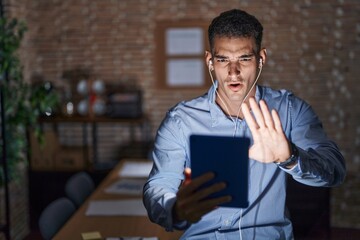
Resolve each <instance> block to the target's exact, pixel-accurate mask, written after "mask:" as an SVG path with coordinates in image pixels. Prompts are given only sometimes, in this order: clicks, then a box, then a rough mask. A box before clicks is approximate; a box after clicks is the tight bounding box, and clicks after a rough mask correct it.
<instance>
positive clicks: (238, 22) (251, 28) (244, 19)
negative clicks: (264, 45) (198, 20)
mask: <svg viewBox="0 0 360 240" xmlns="http://www.w3.org/2000/svg"><path fill="white" fill-rule="evenodd" d="M262 32H263V26H262V25H261V23H260V22H259V21H258V20H257V19H256V17H254V16H253V15H250V14H248V13H247V12H245V11H242V10H239V9H232V10H229V11H226V12H223V13H221V14H220V15H219V16H217V17H216V18H214V19H213V20H212V22H211V24H210V26H209V29H208V36H209V44H210V50H211V52H212V53H213V51H214V49H213V48H214V39H215V37H229V38H231V37H248V38H251V37H254V38H255V42H256V47H257V49H256V50H257V51H260V49H261V41H262Z"/></svg>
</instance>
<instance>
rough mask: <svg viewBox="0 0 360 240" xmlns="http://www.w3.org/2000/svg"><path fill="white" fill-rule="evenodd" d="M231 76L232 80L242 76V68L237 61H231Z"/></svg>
mask: <svg viewBox="0 0 360 240" xmlns="http://www.w3.org/2000/svg"><path fill="white" fill-rule="evenodd" d="M228 74H229V76H230V77H231V79H237V77H238V76H239V75H240V66H239V63H238V62H237V61H231V62H230V64H229V73H228Z"/></svg>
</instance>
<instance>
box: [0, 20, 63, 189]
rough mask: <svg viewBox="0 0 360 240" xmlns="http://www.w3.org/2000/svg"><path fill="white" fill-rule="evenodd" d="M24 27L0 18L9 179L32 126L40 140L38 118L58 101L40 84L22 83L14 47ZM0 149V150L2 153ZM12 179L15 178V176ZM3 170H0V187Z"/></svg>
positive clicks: (22, 154)
mask: <svg viewBox="0 0 360 240" xmlns="http://www.w3.org/2000/svg"><path fill="white" fill-rule="evenodd" d="M26 30H27V27H26V25H25V23H24V22H21V21H18V20H17V19H11V20H7V19H6V18H1V19H0V44H1V48H0V86H1V88H2V91H3V92H2V93H3V99H4V101H3V108H4V113H5V114H4V118H5V136H6V145H7V149H6V152H7V156H6V159H7V165H8V172H9V178H10V179H13V178H14V177H15V176H16V172H17V171H16V167H17V166H18V165H19V163H25V164H27V151H28V138H27V137H26V132H27V130H28V129H29V128H32V129H33V131H34V132H35V135H36V136H37V137H38V139H39V141H41V140H42V134H41V128H40V126H39V124H38V123H37V122H38V118H39V117H40V116H41V115H42V114H44V113H46V112H47V111H48V110H49V109H54V108H55V107H56V105H57V104H58V102H59V98H58V95H57V94H56V93H55V92H54V91H51V89H50V88H47V87H46V85H44V84H36V85H31V84H30V83H28V82H25V80H24V78H23V74H22V66H21V62H20V58H19V56H18V52H17V50H18V49H19V47H20V43H21V40H22V38H23V36H24V33H25V32H26ZM1 151H2V148H1V149H0V153H1V155H0V156H2V152H1ZM15 178H16V177H15ZM3 180H4V178H3V172H2V171H1V170H0V186H1V185H2V181H3Z"/></svg>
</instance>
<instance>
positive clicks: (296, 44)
mask: <svg viewBox="0 0 360 240" xmlns="http://www.w3.org/2000/svg"><path fill="white" fill-rule="evenodd" d="M8 2H10V5H11V7H12V9H14V12H16V13H17V14H18V16H21V17H22V18H24V19H25V20H26V21H27V23H28V26H29V31H28V33H27V36H26V42H25V43H24V48H23V49H24V51H23V60H24V61H23V63H24V70H25V77H26V78H27V79H31V78H33V76H36V75H38V76H42V77H43V78H44V79H46V80H49V81H52V82H54V83H56V84H58V85H61V84H63V83H64V80H63V79H62V74H63V72H64V71H67V70H71V69H76V68H84V69H91V74H92V75H93V76H96V77H98V78H101V79H102V80H104V81H105V82H107V83H114V82H127V83H129V84H130V82H129V79H135V80H136V84H138V86H139V87H140V88H141V89H142V90H143V91H144V110H145V111H146V113H147V114H148V115H149V117H150V119H151V125H152V131H153V134H154V132H155V130H156V128H157V127H158V125H159V124H160V122H161V120H162V118H163V116H164V114H165V112H166V111H167V109H168V108H169V107H171V106H173V105H174V104H175V103H176V102H178V101H180V100H183V99H189V98H192V97H194V96H197V95H199V94H201V93H203V92H204V90H182V91H174V90H161V89H158V88H156V75H155V70H154V62H156V61H157V59H156V58H155V48H156V45H155V36H154V30H155V27H156V21H158V20H179V21H181V20H182V19H201V20H204V21H210V20H211V19H212V18H213V17H214V16H216V15H217V14H218V13H220V12H221V11H224V10H227V9H230V8H237V7H238V8H243V9H245V10H247V11H248V12H250V13H252V14H254V15H255V16H258V18H259V20H260V21H261V22H262V23H263V25H264V27H265V32H264V46H266V47H267V49H268V61H267V64H266V66H265V68H264V71H263V74H262V77H261V80H260V83H261V84H265V85H271V86H272V87H274V88H287V89H290V90H293V91H294V92H295V93H296V94H297V95H298V96H300V97H302V98H304V99H306V100H307V101H308V102H309V103H310V104H311V105H312V106H313V107H314V109H315V111H316V112H317V113H318V115H319V116H320V118H321V119H322V120H323V124H324V127H325V129H326V130H327V132H328V135H329V136H330V137H331V138H333V139H334V140H335V141H336V142H337V143H338V145H339V146H340V148H341V149H342V152H343V154H344V156H345V158H346V161H347V165H348V171H349V175H350V176H352V175H353V174H355V173H356V172H358V171H359V170H360V152H359V146H360V126H359V118H360V116H359V114H360V107H359V102H360V99H359V98H360V94H359V93H360V91H359V90H360V87H359V84H358V79H357V78H358V76H359V75H360V68H359V67H358V66H357V65H358V62H359V58H360V57H359V55H360V44H359V43H360V21H359V20H360V19H359V16H360V3H359V1H358V0H347V1H345V0H318V1H311V0H298V1H287V0H266V1H250V0H242V1H238V0H237V1H235V0H227V1H216V0H182V1H178V0H151V1H150V0H149V1H146V0H121V1H120V0H102V1H95V0H93V1H86V0H72V1H70V0H27V1H26V0H24V1H19V0H8ZM20 2H21V3H20ZM133 81H134V80H131V83H133ZM354 179H355V180H353V178H351V180H350V182H349V181H347V182H346V183H345V184H344V185H343V186H341V187H340V188H337V189H334V190H333V194H334V199H336V200H334V201H332V204H333V205H332V224H333V225H334V226H353V227H359V225H360V223H359V221H360V220H359V218H355V217H353V218H351V217H348V216H359V215H360V210H359V209H358V206H359V200H353V201H351V202H348V201H347V198H346V197H344V196H342V192H344V191H345V192H348V191H347V189H348V188H349V189H352V190H354V191H358V189H359V187H358V186H359V185H360V181H359V180H358V178H354ZM348 194H355V193H353V192H350V193H348ZM356 194H357V193H356ZM343 204H346V207H341V206H343ZM350 212H351V213H353V214H348V213H350ZM355 213H356V214H355Z"/></svg>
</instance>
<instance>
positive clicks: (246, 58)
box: [214, 54, 255, 67]
mask: <svg viewBox="0 0 360 240" xmlns="http://www.w3.org/2000/svg"><path fill="white" fill-rule="evenodd" d="M253 59H255V54H247V55H243V56H240V57H238V58H232V59H230V58H229V57H225V56H215V57H214V60H215V62H216V63H217V64H218V65H219V66H222V67H226V66H228V65H229V64H230V63H231V62H235V63H238V64H240V66H244V67H246V66H249V65H251V64H252V62H253Z"/></svg>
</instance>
